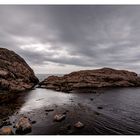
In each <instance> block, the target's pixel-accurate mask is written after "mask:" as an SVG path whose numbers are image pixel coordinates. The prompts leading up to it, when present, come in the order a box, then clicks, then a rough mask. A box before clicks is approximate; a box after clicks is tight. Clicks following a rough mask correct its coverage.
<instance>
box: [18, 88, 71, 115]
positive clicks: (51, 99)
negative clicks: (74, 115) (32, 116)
mask: <svg viewBox="0 0 140 140" xmlns="http://www.w3.org/2000/svg"><path fill="white" fill-rule="evenodd" d="M72 97H73V95H72V94H67V93H62V92H56V91H52V90H47V89H43V88H36V89H35V90H32V91H30V93H28V96H27V97H26V102H25V103H24V104H23V106H22V107H21V109H20V112H28V111H32V110H34V109H39V108H41V107H44V106H49V105H53V104H57V105H62V104H64V103H69V99H70V98H72Z"/></svg>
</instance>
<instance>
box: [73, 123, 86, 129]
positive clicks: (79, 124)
mask: <svg viewBox="0 0 140 140" xmlns="http://www.w3.org/2000/svg"><path fill="white" fill-rule="evenodd" d="M74 127H76V128H83V127H84V124H83V123H81V122H77V123H75V124H74Z"/></svg>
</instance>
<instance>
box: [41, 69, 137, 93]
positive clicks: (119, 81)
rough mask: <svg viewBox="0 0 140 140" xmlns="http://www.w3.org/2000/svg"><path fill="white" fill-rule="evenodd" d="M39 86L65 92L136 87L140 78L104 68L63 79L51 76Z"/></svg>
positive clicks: (71, 74)
mask: <svg viewBox="0 0 140 140" xmlns="http://www.w3.org/2000/svg"><path fill="white" fill-rule="evenodd" d="M39 85H40V87H45V88H48V89H53V90H57V91H64V92H69V91H72V90H76V89H82V88H101V87H130V86H132V87H135V86H140V77H138V75H137V74H136V73H134V72H130V71H126V70H115V69H111V68H102V69H95V70H82V71H77V72H72V73H70V74H66V75H64V76H63V77H58V76H49V77H48V78H46V79H45V80H44V81H42V82H40V84H39Z"/></svg>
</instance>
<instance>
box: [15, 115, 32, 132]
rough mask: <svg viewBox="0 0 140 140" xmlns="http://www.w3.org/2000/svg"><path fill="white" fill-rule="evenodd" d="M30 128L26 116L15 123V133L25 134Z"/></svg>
mask: <svg viewBox="0 0 140 140" xmlns="http://www.w3.org/2000/svg"><path fill="white" fill-rule="evenodd" d="M31 130H32V125H31V123H30V121H29V118H27V117H21V118H20V119H19V121H18V122H17V123H16V133H17V134H27V133H30V132H31Z"/></svg>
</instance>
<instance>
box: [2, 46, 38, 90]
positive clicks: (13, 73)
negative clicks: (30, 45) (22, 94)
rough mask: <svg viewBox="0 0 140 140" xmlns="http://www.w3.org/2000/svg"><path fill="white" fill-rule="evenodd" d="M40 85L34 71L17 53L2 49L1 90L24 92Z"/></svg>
mask: <svg viewBox="0 0 140 140" xmlns="http://www.w3.org/2000/svg"><path fill="white" fill-rule="evenodd" d="M37 83H38V79H37V78H36V76H35V74H34V72H33V70H32V69H31V68H30V67H29V65H28V64H27V63H26V62H25V60H24V59H23V58H21V57H20V56H19V55H17V54H16V53H15V52H13V51H10V50H8V49H5V48H0V90H5V91H15V92H19V91H24V90H27V89H31V88H33V87H34V86H35V85H36V84H37Z"/></svg>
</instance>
